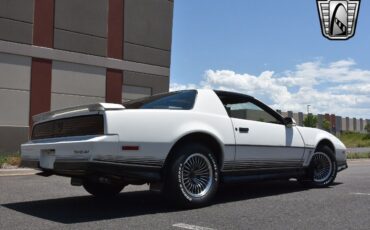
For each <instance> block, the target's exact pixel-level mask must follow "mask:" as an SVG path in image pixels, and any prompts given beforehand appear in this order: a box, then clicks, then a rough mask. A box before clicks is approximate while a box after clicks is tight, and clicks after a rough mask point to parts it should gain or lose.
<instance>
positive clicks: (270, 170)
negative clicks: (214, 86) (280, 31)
mask: <svg viewBox="0 0 370 230" xmlns="http://www.w3.org/2000/svg"><path fill="white" fill-rule="evenodd" d="M21 152H22V162H23V163H22V164H23V165H24V166H28V167H34V168H39V169H41V170H42V171H43V172H42V173H41V174H42V175H44V176H49V175H53V174H55V175H62V176H67V177H71V178H72V179H71V184H72V185H83V187H84V188H85V189H86V190H87V191H88V192H89V193H91V194H93V195H95V196H102V197H106V196H112V195H116V194H118V193H119V192H120V191H121V190H122V189H123V188H124V186H126V185H128V184H143V183H149V184H150V187H151V189H153V190H161V191H162V192H164V194H166V197H167V198H169V199H171V200H173V201H174V202H176V203H177V204H179V205H183V206H191V207H198V206H201V205H205V204H207V203H209V201H210V200H211V199H212V198H213V197H214V195H215V193H216V191H217V188H218V186H219V184H220V183H223V182H228V181H241V180H243V181H251V180H261V179H289V178H297V179H298V180H299V181H301V182H302V183H303V184H305V185H310V186H315V187H325V186H328V185H330V184H331V183H332V182H333V181H334V179H335V177H336V175H337V172H339V171H341V170H343V169H346V168H347V163H346V153H345V152H346V147H345V146H344V145H343V143H342V142H341V141H340V140H338V139H337V138H336V137H335V136H333V135H331V134H330V133H328V132H325V131H322V130H319V129H314V128H306V127H298V126H296V125H295V121H294V120H293V119H292V118H289V117H287V118H284V117H282V116H281V115H280V114H279V113H277V112H275V111H274V110H273V109H271V108H269V107H268V106H266V105H265V104H263V103H262V102H260V101H258V100H256V99H255V98H253V97H251V96H247V95H243V94H239V93H232V92H225V91H216V90H208V89H204V90H203V89H202V90H184V91H177V92H170V93H165V94H159V95H154V96H152V97H147V98H144V99H139V100H134V101H130V102H127V103H125V104H123V105H120V104H107V103H100V104H94V105H87V106H80V107H75V108H69V109H64V110H59V111H54V112H49V113H43V114H40V115H37V116H35V117H34V125H33V129H32V136H31V140H30V141H29V142H28V143H25V144H23V145H22V146H21Z"/></svg>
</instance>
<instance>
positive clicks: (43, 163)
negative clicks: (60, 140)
mask: <svg viewBox="0 0 370 230" xmlns="http://www.w3.org/2000/svg"><path fill="white" fill-rule="evenodd" d="M54 162H55V150H54V149H43V150H41V153H40V167H41V168H45V169H53V168H54Z"/></svg>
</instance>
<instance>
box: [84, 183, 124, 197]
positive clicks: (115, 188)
mask: <svg viewBox="0 0 370 230" xmlns="http://www.w3.org/2000/svg"><path fill="white" fill-rule="evenodd" d="M82 186H83V187H84V188H85V190H86V191H87V192H88V193H90V194H91V195H93V196H96V197H99V198H108V197H114V196H117V195H118V194H119V193H120V192H121V191H122V189H123V188H124V187H125V186H126V185H125V184H107V183H101V182H99V181H96V180H90V179H88V180H85V181H84V182H83V184H82Z"/></svg>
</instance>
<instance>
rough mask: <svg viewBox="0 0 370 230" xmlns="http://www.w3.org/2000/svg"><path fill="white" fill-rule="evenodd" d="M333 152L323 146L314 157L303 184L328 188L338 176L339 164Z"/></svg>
mask: <svg viewBox="0 0 370 230" xmlns="http://www.w3.org/2000/svg"><path fill="white" fill-rule="evenodd" d="M333 156H334V153H333V151H332V150H331V149H330V148H329V147H327V146H323V147H321V148H320V149H318V150H317V151H316V152H315V153H314V154H313V156H312V158H311V162H310V165H309V168H308V172H307V175H306V178H304V179H303V180H302V183H303V184H305V185H308V186H311V187H327V186H329V185H331V184H332V183H333V182H334V180H335V177H336V176H337V163H336V161H335V158H334V157H333Z"/></svg>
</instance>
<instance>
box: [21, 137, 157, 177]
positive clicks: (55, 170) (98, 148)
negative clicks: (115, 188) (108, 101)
mask: <svg viewBox="0 0 370 230" xmlns="http://www.w3.org/2000/svg"><path fill="white" fill-rule="evenodd" d="M118 152H120V148H119V145H118V136H117V135H102V136H84V137H83V136H81V137H73V138H54V139H44V140H41V141H30V142H28V143H26V144H23V145H22V146H21V153H22V163H21V165H22V166H23V167H29V168H37V169H40V170H42V171H44V172H47V173H48V174H55V175H61V176H69V177H86V176H89V175H91V174H102V175H115V176H121V177H125V178H130V179H140V180H144V181H145V182H151V181H158V180H160V171H161V167H160V166H148V165H140V164H127V163H116V162H105V161H99V160H96V158H99V157H97V156H105V155H114V154H115V153H118Z"/></svg>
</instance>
